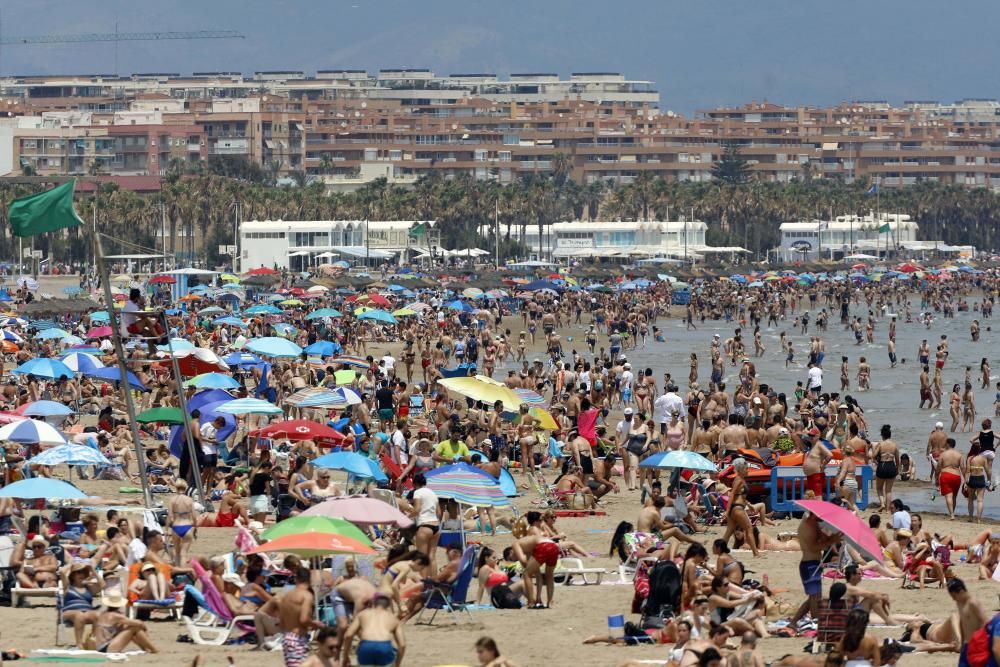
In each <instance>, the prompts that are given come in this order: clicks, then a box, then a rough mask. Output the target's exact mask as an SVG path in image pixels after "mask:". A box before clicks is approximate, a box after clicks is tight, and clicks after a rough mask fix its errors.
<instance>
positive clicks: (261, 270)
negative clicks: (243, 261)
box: [246, 266, 278, 276]
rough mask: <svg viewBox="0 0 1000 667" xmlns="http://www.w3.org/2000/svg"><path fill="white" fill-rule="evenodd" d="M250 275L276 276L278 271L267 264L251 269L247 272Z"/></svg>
mask: <svg viewBox="0 0 1000 667" xmlns="http://www.w3.org/2000/svg"><path fill="white" fill-rule="evenodd" d="M246 275H248V276H276V275H278V271H277V270H276V269H271V268H268V267H266V266H261V267H258V268H256V269H250V270H249V271H247V272H246Z"/></svg>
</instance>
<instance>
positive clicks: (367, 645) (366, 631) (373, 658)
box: [340, 594, 406, 667]
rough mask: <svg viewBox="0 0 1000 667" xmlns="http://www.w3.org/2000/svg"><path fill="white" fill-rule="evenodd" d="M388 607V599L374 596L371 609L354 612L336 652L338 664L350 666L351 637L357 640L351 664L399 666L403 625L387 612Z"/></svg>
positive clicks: (364, 666) (383, 666)
mask: <svg viewBox="0 0 1000 667" xmlns="http://www.w3.org/2000/svg"><path fill="white" fill-rule="evenodd" d="M391 603H392V601H391V600H390V599H389V598H388V597H386V596H384V595H381V594H377V595H376V596H375V598H374V599H373V600H372V606H371V607H369V608H368V609H364V610H362V611H360V612H358V615H357V616H355V617H354V620H353V621H351V625H350V626H349V627H348V628H347V632H346V633H345V635H344V642H343V644H342V645H341V648H340V651H341V653H340V659H341V663H342V664H344V665H348V664H351V662H350V655H351V644H353V642H354V637H355V635H356V636H358V637H359V638H360V639H361V641H360V642H359V643H358V651H357V660H356V661H355V664H357V665H359V666H360V667H388V666H389V665H397V666H398V665H400V664H401V663H402V662H403V654H404V653H405V652H406V638H405V637H404V636H403V624H402V623H401V622H400V620H399V619H398V618H396V615H395V614H394V613H393V612H392V609H391V608H390V607H391Z"/></svg>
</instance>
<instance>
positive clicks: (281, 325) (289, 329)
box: [274, 322, 299, 338]
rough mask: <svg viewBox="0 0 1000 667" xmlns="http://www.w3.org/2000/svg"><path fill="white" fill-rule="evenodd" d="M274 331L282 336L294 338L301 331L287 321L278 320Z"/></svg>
mask: <svg viewBox="0 0 1000 667" xmlns="http://www.w3.org/2000/svg"><path fill="white" fill-rule="evenodd" d="M274 331H275V332H276V333H277V334H278V335H279V336H280V337H282V338H292V337H293V336H295V334H297V333H298V332H299V330H298V329H296V328H295V327H294V326H292V325H291V324H288V323H287V322H278V323H277V324H275V325H274Z"/></svg>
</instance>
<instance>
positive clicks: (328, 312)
mask: <svg viewBox="0 0 1000 667" xmlns="http://www.w3.org/2000/svg"><path fill="white" fill-rule="evenodd" d="M343 316H344V314H343V313H342V312H340V311H339V310H337V309H336V308H319V309H317V310H314V311H313V312H311V313H309V314H308V315H306V319H307V320H317V319H319V318H321V317H343Z"/></svg>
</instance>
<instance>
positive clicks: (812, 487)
mask: <svg viewBox="0 0 1000 667" xmlns="http://www.w3.org/2000/svg"><path fill="white" fill-rule="evenodd" d="M814 431H815V433H814ZM807 435H809V436H810V437H811V438H813V439H814V440H815V442H814V443H813V446H812V449H810V450H809V453H808V454H806V458H805V459H804V460H803V461H802V474H803V475H805V476H806V489H807V490H809V491H812V492H813V494H814V495H815V496H816V499H817V500H823V499H824V497H825V496H824V494H825V492H826V464H827V463H829V462H830V460H831V459H832V458H833V454H831V453H830V450H829V449H827V448H826V445H824V444H823V443H822V442H820V440H819V431H818V430H817V429H815V428H812V429H810V430H809V432H808V433H807Z"/></svg>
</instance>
